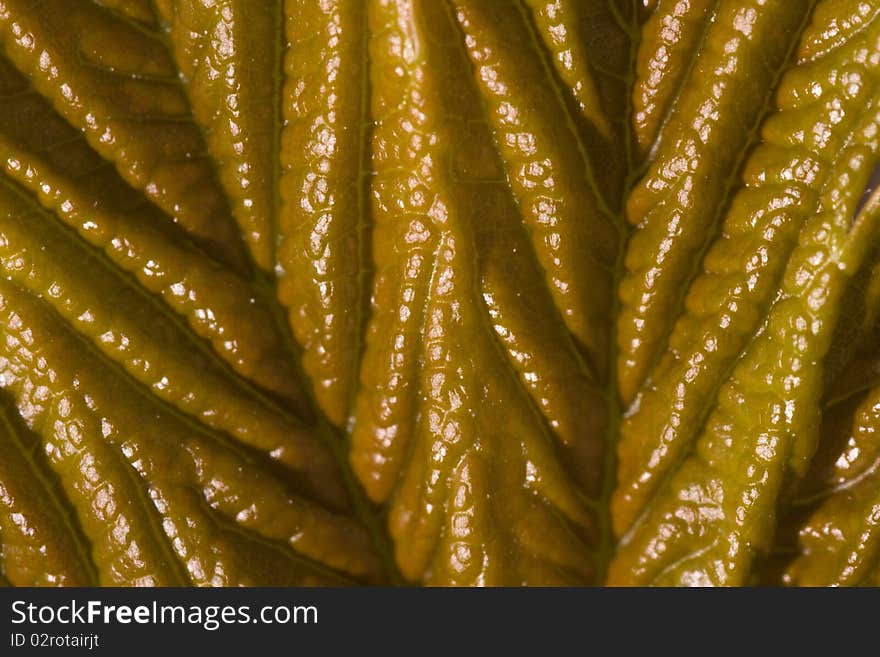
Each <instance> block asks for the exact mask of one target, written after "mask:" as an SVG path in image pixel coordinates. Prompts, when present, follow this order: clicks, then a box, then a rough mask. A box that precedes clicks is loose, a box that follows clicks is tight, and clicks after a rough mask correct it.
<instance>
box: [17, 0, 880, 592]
mask: <svg viewBox="0 0 880 657" xmlns="http://www.w3.org/2000/svg"><path fill="white" fill-rule="evenodd" d="M878 83H880V2H877V0H803V1H798V2H792V1H790V0H652V1H648V0H269V1H266V2H250V1H245V0H155V1H151V0H70V1H68V0H65V1H64V2H62V1H61V0H41V1H39V2H35V1H31V0H0V324H2V331H3V335H2V340H0V445H2V450H0V575H2V577H0V581H2V582H4V583H8V584H11V585H45V586H56V585H58V586H62V585H79V586H82V585H147V586H149V585H153V586H156V585H199V586H201V585H206V586H209V585H213V586H224V585H269V584H274V585H357V584H380V585H392V584H393V585H397V584H405V585H411V584H416V585H439V586H451V585H455V586H480V585H503V586H508V585H545V586H546V585H596V584H610V585H698V586H701V585H723V586H735V585H744V584H769V585H876V584H880V469H878V463H880V352H878V350H877V346H876V345H877V339H878V338H880V322H878V320H880V234H878V230H880V226H878V222H880V192H878V191H876V189H877V187H878V182H880V173H878V172H880V167H878V162H880V143H878V138H880V87H878Z"/></svg>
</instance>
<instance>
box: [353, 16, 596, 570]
mask: <svg viewBox="0 0 880 657" xmlns="http://www.w3.org/2000/svg"><path fill="white" fill-rule="evenodd" d="M461 17H462V15H461V14H459V19H460V20H461ZM370 19H371V31H372V34H373V35H374V36H372V37H371V41H370V55H371V83H372V85H373V98H374V101H373V102H374V105H373V115H374V116H376V117H377V122H376V126H375V130H374V136H373V140H374V143H373V153H374V167H375V170H376V177H375V180H374V183H373V210H374V212H373V216H374V219H375V230H374V239H373V244H374V261H375V262H377V263H381V266H380V268H379V269H378V270H377V272H376V279H375V288H374V292H373V317H372V319H371V322H370V327H369V333H368V339H367V349H366V352H365V355H364V366H363V368H362V370H361V372H362V380H361V386H362V387H361V390H360V391H359V393H358V400H357V407H356V416H355V425H354V430H353V435H352V440H353V449H352V455H351V460H352V465H353V467H354V470H355V472H356V473H357V474H358V476H359V478H360V479H361V481H362V482H363V484H364V486H365V487H366V489H367V492H368V494H369V495H370V497H371V498H372V499H374V500H376V501H385V500H389V499H390V504H391V506H390V512H389V514H390V515H389V528H390V533H391V536H392V537H393V538H394V539H395V547H396V550H395V553H396V556H397V562H398V564H399V566H400V568H401V571H402V572H403V574H404V576H406V577H408V578H410V579H414V580H417V579H425V580H427V581H428V582H429V583H433V584H489V585H492V584H496V585H497V584H531V583H538V582H554V583H585V582H589V581H590V580H591V578H592V577H593V575H594V565H593V563H592V560H591V558H590V555H589V552H588V549H589V546H588V544H586V543H585V542H583V538H584V537H585V536H587V535H588V533H589V532H590V530H591V529H592V526H593V520H592V518H591V514H590V513H589V511H588V509H587V508H586V506H585V505H584V504H583V502H582V500H581V498H580V496H579V495H578V493H577V490H576V488H575V486H574V485H573V482H571V481H570V480H569V478H568V476H567V475H566V473H565V470H564V468H563V466H562V464H561V463H560V461H559V459H558V457H557V455H556V453H555V451H554V446H553V437H552V435H551V434H550V432H549V431H548V429H547V427H546V425H545V424H544V423H543V422H542V420H541V418H540V416H539V415H538V414H537V413H536V412H535V411H536V409H535V408H534V406H533V404H532V402H531V400H530V399H529V397H528V396H527V394H526V393H525V391H524V390H523V389H522V388H521V387H520V383H519V381H518V380H517V377H516V371H515V370H514V368H513V367H511V365H510V364H509V363H508V362H505V361H506V358H505V354H504V353H503V351H502V350H501V348H500V345H499V344H498V341H497V338H496V336H495V335H493V327H492V325H491V324H490V323H489V321H487V320H488V317H486V315H485V309H484V307H483V305H482V302H483V300H482V299H481V298H480V294H479V291H478V290H475V289H473V288H472V283H471V282H476V281H478V280H480V276H481V273H480V270H479V268H480V266H481V262H480V261H481V258H480V255H479V254H478V253H477V252H476V251H475V250H474V242H475V235H474V232H475V231H474V226H475V225H476V220H477V217H478V216H479V214H478V213H479V212H480V210H481V209H483V208H486V209H490V210H492V212H493V215H494V216H495V217H496V220H497V221H499V223H500V222H504V224H502V225H501V226H498V227H497V228H496V229H500V230H508V231H519V230H521V227H520V225H519V221H518V217H517V216H516V213H515V212H513V211H512V210H513V206H512V204H511V203H509V202H507V199H506V197H505V195H504V193H503V191H504V187H503V184H504V183H503V178H502V177H501V175H500V172H499V171H498V169H499V167H498V164H497V163H493V161H492V160H493V159H494V156H493V154H492V152H491V151H490V150H489V149H488V148H487V146H488V145H489V144H490V139H489V135H488V130H487V128H486V127H485V119H484V118H481V117H480V114H479V111H480V109H481V108H480V104H479V98H478V97H477V95H476V93H475V89H474V88H473V87H472V84H471V83H470V80H468V79H467V77H466V76H464V75H461V71H462V69H464V70H467V69H466V68H465V67H466V65H467V64H466V61H465V60H464V54H463V52H462V51H461V50H460V48H457V47H456V44H455V41H454V39H452V38H450V36H451V35H454V31H453V30H454V23H453V16H452V14H451V12H450V11H447V10H446V8H443V7H442V6H441V5H438V4H437V3H432V2H427V1H420V0H414V1H413V2H404V3H396V4H392V3H381V2H374V3H372V5H371V7H370ZM446 44H452V45H446ZM441 62H442V63H443V65H442V66H441V65H440V63H441ZM481 123H482V124H483V130H484V132H483V134H482V135H481V134H480V131H479V128H480V125H481ZM465 134H467V140H468V141H469V142H473V141H475V140H477V139H479V142H478V143H480V144H481V145H482V146H483V148H484V154H483V153H479V151H476V155H478V156H480V157H479V158H478V157H474V159H476V160H477V161H479V162H483V161H486V165H487V169H486V171H485V174H486V175H483V176H480V177H476V176H475V175H474V173H478V172H470V171H468V170H467V169H464V167H461V166H458V162H457V157H458V153H457V152H456V151H457V146H458V144H460V143H465ZM470 148H474V146H473V144H472V145H471V146H470ZM493 169H494V171H493ZM479 173H483V171H479ZM493 179H494V180H493ZM456 183H457V184H456ZM496 198H497V201H496V200H495V199H496ZM502 213H504V214H502ZM505 215H506V216H505ZM401 219H403V221H404V223H403V224H402V225H401ZM476 239H479V238H476ZM511 264H513V263H511ZM493 283H494V281H491V280H486V287H485V288H484V290H485V291H484V293H483V295H484V296H485V297H488V299H487V300H489V303H490V304H493V305H494V304H495V303H498V304H500V303H503V299H502V296H501V295H502V294H503V293H504V292H505V290H504V289H503V283H502V284H501V286H499V287H496V286H495V285H493ZM496 289H498V290H499V291H500V293H499V294H498V295H495V296H492V295H493V293H494V292H495V290H496ZM538 298H539V299H540V295H539V297H538ZM546 305H548V304H547V302H545V306H546ZM498 312H499V314H504V313H505V309H504V308H503V307H499V311H498ZM510 320H511V322H515V318H510ZM499 322H500V323H499V326H503V327H504V328H503V329H502V330H505V329H507V326H509V325H505V324H502V323H501V322H504V320H503V319H501V318H499ZM555 328H556V327H554V326H552V325H551V326H550V327H549V329H550V330H553V329H555ZM496 330H498V329H496ZM508 330H509V329H508ZM563 335H564V334H563ZM541 337H543V336H541ZM539 339H540V338H539ZM477 408H479V409H480V411H479V412H475V409H477ZM578 438H579V436H575V440H577V439H578ZM498 491H504V495H503V498H500V497H499V496H498ZM488 532H493V533H494V534H496V536H497V537H496V538H495V539H494V540H492V541H491V542H489V541H487V540H486V537H487V535H488Z"/></svg>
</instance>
